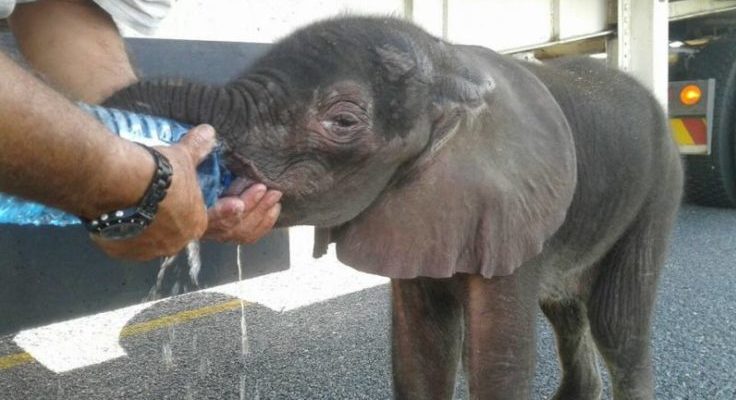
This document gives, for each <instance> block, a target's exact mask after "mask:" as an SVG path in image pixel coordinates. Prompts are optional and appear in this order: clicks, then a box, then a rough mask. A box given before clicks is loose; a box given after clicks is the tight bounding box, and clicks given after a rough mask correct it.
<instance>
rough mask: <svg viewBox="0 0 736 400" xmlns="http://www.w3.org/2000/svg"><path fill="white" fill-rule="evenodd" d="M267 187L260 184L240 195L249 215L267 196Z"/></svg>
mask: <svg viewBox="0 0 736 400" xmlns="http://www.w3.org/2000/svg"><path fill="white" fill-rule="evenodd" d="M266 191H267V188H266V185H264V184H261V183H258V184H255V185H253V186H251V187H249V188H248V189H247V190H246V191H244V192H243V193H242V194H241V195H240V199H241V200H242V201H243V203H244V205H245V208H244V210H243V211H244V212H246V213H248V212H251V211H253V209H254V208H255V207H256V205H258V203H259V202H260V201H261V199H262V198H263V196H264V195H265V194H266Z"/></svg>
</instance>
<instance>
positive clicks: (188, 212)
mask: <svg viewBox="0 0 736 400" xmlns="http://www.w3.org/2000/svg"><path fill="white" fill-rule="evenodd" d="M214 146H215V131H214V129H213V128H212V127H211V126H209V125H200V126H197V127H195V128H193V129H192V130H190V131H189V132H188V133H187V134H186V136H184V138H183V139H182V140H181V141H180V142H179V143H177V144H175V145H172V146H169V147H157V148H156V150H158V151H159V152H161V153H162V154H163V155H165V156H166V158H168V159H169V162H170V163H171V167H172V169H173V171H174V172H173V174H172V179H171V186H170V187H169V189H168V190H167V192H166V197H165V198H164V200H163V201H162V202H161V203H160V204H159V208H158V212H157V213H156V216H155V218H154V220H153V223H152V224H151V225H150V226H149V227H148V228H146V229H145V230H144V231H143V233H141V234H140V235H138V236H135V237H133V238H130V239H124V240H105V239H102V238H100V237H99V236H95V235H93V236H92V239H93V241H94V242H95V243H96V244H97V245H98V246H100V248H102V250H103V251H105V253H107V254H108V255H110V256H112V257H116V258H124V259H130V260H137V261H145V260H149V259H152V258H155V257H159V256H168V255H172V254H175V253H177V252H178V251H179V250H181V249H182V248H183V247H184V246H185V245H186V244H187V243H189V242H190V241H192V240H194V239H199V238H200V237H201V236H202V234H203V233H204V232H205V229H207V211H206V207H205V204H204V201H203V199H202V192H201V189H200V187H199V184H198V183H197V174H196V167H197V165H198V164H199V163H200V162H202V160H204V159H205V158H206V157H207V155H208V154H209V153H210V152H211V151H212V149H213V148H214ZM141 150H142V151H143V149H141ZM141 196H142V194H141Z"/></svg>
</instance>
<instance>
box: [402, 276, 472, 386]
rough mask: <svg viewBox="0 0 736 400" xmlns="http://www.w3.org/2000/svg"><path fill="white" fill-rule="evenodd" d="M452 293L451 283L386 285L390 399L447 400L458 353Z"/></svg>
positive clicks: (458, 314)
mask: <svg viewBox="0 0 736 400" xmlns="http://www.w3.org/2000/svg"><path fill="white" fill-rule="evenodd" d="M456 287H457V279H456V278H450V279H429V278H416V279H394V280H392V281H391V290H392V308H393V309H392V311H393V317H392V319H393V321H392V322H393V330H392V335H393V338H392V339H393V343H392V357H393V369H394V394H395V398H396V399H421V400H425V399H437V400H447V399H451V398H452V396H453V391H454V387H455V375H456V373H457V367H458V364H459V361H460V354H461V352H462V304H461V302H460V301H459V299H458V298H457V296H456V295H455V290H456Z"/></svg>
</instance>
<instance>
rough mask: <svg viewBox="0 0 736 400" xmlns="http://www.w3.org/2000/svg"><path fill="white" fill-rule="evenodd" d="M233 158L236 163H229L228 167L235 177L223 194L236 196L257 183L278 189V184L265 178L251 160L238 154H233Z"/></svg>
mask: <svg viewBox="0 0 736 400" xmlns="http://www.w3.org/2000/svg"><path fill="white" fill-rule="evenodd" d="M234 158H235V160H236V163H234V165H233V164H231V165H229V166H228V168H230V171H231V172H232V173H233V174H234V175H235V179H233V181H232V183H230V186H229V187H228V188H227V189H226V190H225V192H224V193H223V194H224V195H227V196H238V195H240V194H241V193H243V192H244V191H246V190H248V188H250V187H251V186H253V185H255V184H258V183H262V184H264V185H266V186H267V187H268V188H269V189H275V190H280V188H279V187H278V185H276V184H275V183H274V182H273V181H271V180H269V179H267V178H266V177H265V176H264V175H263V174H262V173H261V172H260V171H259V170H258V168H256V166H255V164H254V163H253V162H252V161H250V160H247V159H245V158H244V157H242V156H240V155H238V154H235V155H234Z"/></svg>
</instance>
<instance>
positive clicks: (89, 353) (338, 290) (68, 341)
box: [13, 228, 388, 373]
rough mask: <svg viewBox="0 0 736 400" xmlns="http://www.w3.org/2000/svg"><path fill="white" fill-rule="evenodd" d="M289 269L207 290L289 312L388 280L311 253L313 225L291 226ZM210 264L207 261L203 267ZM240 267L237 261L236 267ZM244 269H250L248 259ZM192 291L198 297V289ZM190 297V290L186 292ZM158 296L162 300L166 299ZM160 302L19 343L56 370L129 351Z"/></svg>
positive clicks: (32, 333) (41, 332)
mask: <svg viewBox="0 0 736 400" xmlns="http://www.w3.org/2000/svg"><path fill="white" fill-rule="evenodd" d="M290 238H291V248H292V252H291V260H292V263H294V264H296V265H292V266H291V268H290V269H288V270H286V271H282V272H277V273H271V274H267V275H263V276H259V277H256V278H252V279H246V280H243V281H240V282H233V283H229V284H226V285H222V286H217V287H213V288H209V289H206V290H205V291H206V292H215V293H222V294H226V295H230V296H233V297H237V298H240V299H243V300H245V301H247V302H251V303H258V304H261V305H263V306H265V307H268V308H271V309H272V310H274V311H277V312H285V311H290V310H294V309H296V308H300V307H304V306H308V305H310V304H314V303H317V302H322V301H326V300H329V299H333V298H336V297H339V296H343V295H346V294H350V293H353V292H357V291H360V290H364V289H368V288H371V287H375V286H380V285H383V284H386V283H387V282H388V279H386V278H383V277H379V276H375V275H369V274H364V273H361V272H358V271H355V270H353V269H352V268H350V267H347V266H345V265H343V264H340V263H339V262H338V261H337V259H336V258H335V255H334V253H330V254H328V255H326V256H325V257H323V258H322V259H320V260H313V259H312V258H311V245H310V243H311V229H310V228H296V229H294V228H292V229H291V230H290ZM202 267H203V268H206V265H204V266H202ZM233 268H235V266H233ZM244 268H245V269H246V270H247V268H248V267H247V260H245V266H244ZM188 295H194V296H196V293H191V294H188ZM185 296H186V295H185ZM165 300H166V299H164V300H159V301H165ZM155 303H156V302H148V303H143V304H137V305H133V306H129V307H125V308H121V309H118V310H113V311H109V312H104V313H100V314H95V315H90V316H86V317H81V318H77V319H73V320H69V321H64V322H59V323H55V324H51V325H47V326H43V327H40V328H34V329H28V330H25V331H22V332H20V333H18V334H17V335H16V336H15V337H14V338H13V340H14V342H15V343H16V344H17V345H18V346H20V347H21V348H22V349H23V350H24V351H26V352H28V353H29V354H30V355H31V356H33V358H34V359H35V360H36V361H38V362H39V363H41V364H43V365H44V366H45V367H46V368H48V369H50V370H51V371H54V372H56V373H62V372H67V371H71V370H74V369H78V368H84V367H88V366H91V365H95V364H99V363H102V362H105V361H109V360H112V359H115V358H118V357H123V356H126V355H127V354H126V352H125V350H124V349H123V348H122V347H121V346H120V344H119V342H118V340H119V337H120V331H121V330H122V329H123V327H125V326H126V324H127V323H128V321H129V320H130V319H131V318H133V317H134V316H135V315H137V314H138V313H139V312H141V311H143V310H144V309H146V308H148V307H150V306H151V305H153V304H155Z"/></svg>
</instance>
